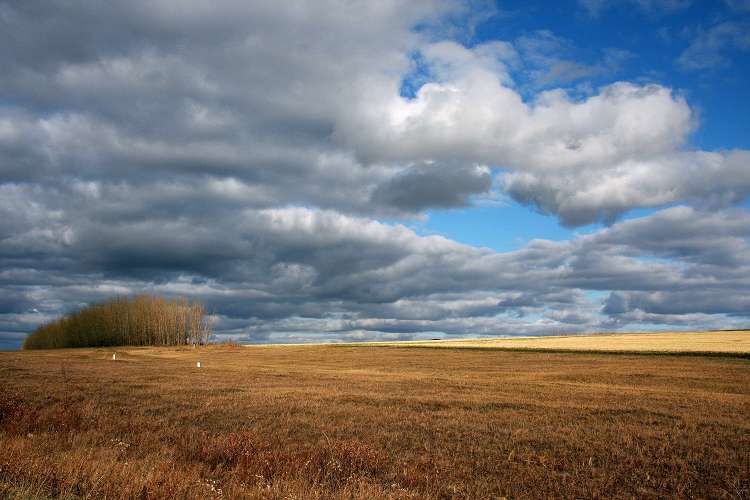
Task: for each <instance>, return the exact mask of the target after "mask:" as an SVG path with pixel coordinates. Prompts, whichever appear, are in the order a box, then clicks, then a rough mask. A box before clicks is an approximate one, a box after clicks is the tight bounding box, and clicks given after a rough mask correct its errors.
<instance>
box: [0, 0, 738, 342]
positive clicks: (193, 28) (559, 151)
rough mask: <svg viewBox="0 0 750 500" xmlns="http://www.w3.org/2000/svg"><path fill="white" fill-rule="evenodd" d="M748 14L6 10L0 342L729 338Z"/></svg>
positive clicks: (228, 0)
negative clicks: (141, 302) (77, 331)
mask: <svg viewBox="0 0 750 500" xmlns="http://www.w3.org/2000/svg"><path fill="white" fill-rule="evenodd" d="M749 56H750V2H748V1H747V0H723V1H722V0H715V1H708V0H706V1H698V0H692V1H691V0H577V1H576V0H571V1H561V2H528V1H524V2H520V1H507V2H502V1H498V2H487V1H475V0H423V1H420V2H414V1H411V0H382V1H378V2H371V1H365V0H362V1H360V0H350V1H344V0H315V1H302V0H289V1H284V2H278V1H274V2H264V1H252V0H250V1H248V0H241V1H240V0H221V1H219V0H211V1H208V0H181V1H177V0H127V1H125V0H122V1H121V0H111V1H109V2H104V3H102V2H99V1H93V0H69V1H66V2H61V1H51V2H50V1H36V0H24V1H23V2H18V1H7V0H0V68H3V70H2V71H0V349H16V348H18V347H19V346H20V343H21V342H22V340H23V338H24V337H25V336H26V335H27V334H28V333H29V332H30V331H32V330H33V329H34V328H36V327H37V326H39V325H40V324H42V323H44V322H47V321H51V320H53V319H55V318H57V317H59V316H60V315H61V314H65V313H66V312H70V311H73V310H75V309H77V308H80V307H83V306H85V305H87V304H91V303H96V302H101V301H105V300H108V299H110V298H114V297H117V296H124V295H131V294H135V293H143V292H145V293H152V294H159V295H165V296H171V297H174V296H184V297H188V298H191V299H198V300H201V301H203V302H204V303H205V304H206V305H207V306H208V309H209V310H210V311H212V314H213V318H214V329H215V331H216V335H215V337H216V340H219V341H222V340H233V341H237V342H243V343H269V342H272V343H277V342H280V343H284V342H321V341H326V342H327V341H354V340H357V341H359V340H391V339H419V338H458V337H482V336H526V335H549V334H562V333H571V332H582V333H583V332H596V331H648V330H689V329H704V328H750V203H749V202H748V195H750V139H749V137H748V130H750V90H749V88H748V85H747V83H748V76H749V75H750V57H749Z"/></svg>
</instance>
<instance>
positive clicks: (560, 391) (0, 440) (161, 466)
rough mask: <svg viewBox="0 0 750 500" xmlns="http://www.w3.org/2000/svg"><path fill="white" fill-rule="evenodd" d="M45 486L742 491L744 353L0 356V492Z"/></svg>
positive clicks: (522, 492)
mask: <svg viewBox="0 0 750 500" xmlns="http://www.w3.org/2000/svg"><path fill="white" fill-rule="evenodd" d="M743 335H744V334H743ZM643 338H644V339H645V338H646V337H645V336H644V337H643ZM727 338H729V337H727ZM540 340H541V339H540ZM560 340H563V339H560ZM577 340H579V342H580V341H581V340H582V339H577ZM599 346H600V345H599V344H597V348H599ZM113 352H116V353H117V356H118V360H117V361H112V359H111V358H112V353H113ZM197 361H201V363H202V365H203V367H202V368H197V367H196V362H197ZM48 497H63V498H159V499H162V498H163V499H167V498H195V499H203V498H217V499H218V498H297V499H302V498H321V499H323V498H368V499H369V498H374V499H384V498H389V499H397V498H398V499H400V498H413V499H422V498H499V497H508V498H550V497H555V498H560V497H564V498H590V497H600V498H632V497H635V498H664V497H697V498H731V499H747V498H750V361H748V360H747V359H738V358H730V357H723V358H722V357H705V356H704V357H701V356H689V355H683V356H661V355H651V356H640V355H619V356H611V355H606V354H592V353H553V352H508V351H501V350H492V349H489V350H488V349H394V348H391V347H371V346H368V347H334V346H306V347H302V346H290V347H247V348H244V347H243V348H240V347H235V348H232V347H228V346H227V347H208V348H199V349H196V350H193V349H187V348H182V349H180V348H124V349H116V350H111V349H79V350H55V351H29V352H3V353H0V498H48Z"/></svg>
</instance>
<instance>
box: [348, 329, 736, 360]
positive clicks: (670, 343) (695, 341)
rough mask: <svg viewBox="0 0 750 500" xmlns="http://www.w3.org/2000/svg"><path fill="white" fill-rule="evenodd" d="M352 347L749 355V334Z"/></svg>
mask: <svg viewBox="0 0 750 500" xmlns="http://www.w3.org/2000/svg"><path fill="white" fill-rule="evenodd" d="M349 345H368V346H387V347H404V346H409V347H450V348H460V347H464V348H489V349H507V350H521V349H528V350H552V351H608V352H629V353H635V352H643V353H733V354H750V331H748V330H739V331H711V332H659V333H599V334H593V335H563V336H549V337H522V338H485V339H462V340H438V341H435V340H421V341H406V342H374V343H367V344H365V343H362V344H349Z"/></svg>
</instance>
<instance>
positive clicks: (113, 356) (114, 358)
mask: <svg viewBox="0 0 750 500" xmlns="http://www.w3.org/2000/svg"><path fill="white" fill-rule="evenodd" d="M116 359H117V357H116V356H115V354H114V353H112V361H115V360H116Z"/></svg>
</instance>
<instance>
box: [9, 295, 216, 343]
mask: <svg viewBox="0 0 750 500" xmlns="http://www.w3.org/2000/svg"><path fill="white" fill-rule="evenodd" d="M210 336H211V323H210V321H209V317H208V315H207V314H206V309H205V307H204V306H203V304H201V303H200V302H198V301H188V300H187V299H185V298H178V299H165V298H163V297H156V296H152V295H145V294H144V295H137V296H134V297H118V298H116V299H113V300H109V301H107V302H104V303H101V304H92V305H89V306H87V307H84V308H83V309H81V310H79V311H76V312H73V313H70V314H67V315H65V316H63V317H61V318H59V319H57V320H55V321H52V322H49V323H46V324H43V325H41V326H40V327H39V328H37V329H36V330H35V331H34V332H32V333H31V334H30V335H29V336H28V337H26V340H25V341H24V343H23V348H24V349H55V348H64V347H100V346H116V345H132V346H145V345H187V344H205V343H207V342H208V339H209V337H210Z"/></svg>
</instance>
